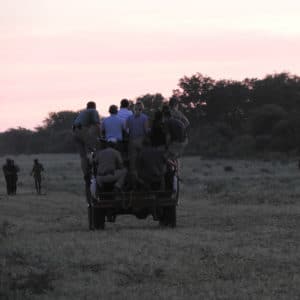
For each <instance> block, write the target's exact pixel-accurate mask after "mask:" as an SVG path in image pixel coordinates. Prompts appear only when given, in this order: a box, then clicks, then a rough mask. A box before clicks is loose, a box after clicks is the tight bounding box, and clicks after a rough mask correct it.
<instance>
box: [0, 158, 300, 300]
mask: <svg viewBox="0 0 300 300" xmlns="http://www.w3.org/2000/svg"><path fill="white" fill-rule="evenodd" d="M38 157H39V159H40V160H41V162H42V163H43V164H44V167H45V169H46V173H45V178H44V186H45V189H44V195H36V194H35V193H34V189H33V179H32V178H31V177H30V176H29V172H30V169H31V166H32V159H33V158H35V156H17V157H15V160H16V162H17V164H19V166H20V168H21V173H20V176H19V177H20V179H19V189H18V194H17V195H16V196H10V197H8V196H6V195H5V185H4V178H3V176H2V175H1V177H0V180H1V190H0V193H1V196H0V197H1V199H0V298H1V299H299V297H300V236H299V228H300V171H299V169H298V168H297V163H296V160H285V161H279V160H277V161H257V160H253V161H250V160H249V161H247V160H237V161H233V160H232V161H231V160H203V159H200V158H199V157H186V158H184V159H183V160H182V179H183V182H182V189H181V201H180V204H179V206H178V210H177V212H178V218H177V223H178V227H177V228H175V229H166V228H160V227H159V226H158V223H157V222H155V221H153V220H152V218H151V217H149V218H148V219H146V220H138V219H136V218H135V217H134V216H119V217H118V218H117V221H116V223H114V224H113V223H108V224H107V227H106V230H105V231H93V232H92V231H89V230H88V223H87V206H86V203H85V200H84V196H83V185H82V178H81V172H80V168H79V161H78V157H77V156H76V155H39V156H38ZM4 161H5V158H4V157H3V158H2V162H4ZM226 167H227V168H226ZM228 167H229V168H228ZM230 167H232V170H231V168H230ZM225 169H226V170H227V171H226V170H225Z"/></svg>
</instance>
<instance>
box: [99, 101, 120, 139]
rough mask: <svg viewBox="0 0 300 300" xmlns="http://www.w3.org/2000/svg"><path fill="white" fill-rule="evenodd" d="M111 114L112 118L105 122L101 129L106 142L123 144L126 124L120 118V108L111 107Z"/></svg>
mask: <svg viewBox="0 0 300 300" xmlns="http://www.w3.org/2000/svg"><path fill="white" fill-rule="evenodd" d="M109 113H110V117H107V118H105V119H104V120H103V123H102V128H101V129H102V134H103V135H104V137H105V140H106V141H111V140H115V141H117V142H122V140H123V131H124V130H125V124H124V121H123V120H122V119H120V118H119V117H118V107H117V106H116V105H111V106H110V107H109Z"/></svg>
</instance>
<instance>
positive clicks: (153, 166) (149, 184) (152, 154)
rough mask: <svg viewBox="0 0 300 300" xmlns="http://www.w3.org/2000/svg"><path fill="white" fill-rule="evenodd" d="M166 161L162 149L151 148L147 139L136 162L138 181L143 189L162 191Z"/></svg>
mask: <svg viewBox="0 0 300 300" xmlns="http://www.w3.org/2000/svg"><path fill="white" fill-rule="evenodd" d="M166 164H167V159H166V157H165V151H164V150H163V149H160V148H157V147H153V146H151V142H150V140H149V139H145V140H144V142H143V148H142V150H141V152H140V153H139V156H138V160H137V170H138V181H139V183H140V184H141V185H142V187H143V188H145V189H153V190H164V189H165V173H166Z"/></svg>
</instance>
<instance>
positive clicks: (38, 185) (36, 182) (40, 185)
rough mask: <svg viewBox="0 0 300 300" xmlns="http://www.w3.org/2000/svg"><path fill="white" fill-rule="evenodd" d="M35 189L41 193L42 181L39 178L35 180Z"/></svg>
mask: <svg viewBox="0 0 300 300" xmlns="http://www.w3.org/2000/svg"><path fill="white" fill-rule="evenodd" d="M34 184H35V189H36V192H37V193H38V194H40V193H41V188H42V179H41V178H39V177H36V178H34Z"/></svg>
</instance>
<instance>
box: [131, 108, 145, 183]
mask: <svg viewBox="0 0 300 300" xmlns="http://www.w3.org/2000/svg"><path fill="white" fill-rule="evenodd" d="M143 109H144V105H143V103H142V102H137V103H136V104H135V106H134V114H133V115H132V116H130V117H128V119H127V121H126V128H127V130H128V135H129V144H128V152H129V172H130V174H131V176H132V179H133V180H135V179H136V177H137V174H136V163H137V156H138V153H139V152H140V151H141V149H142V147H143V140H144V138H145V137H146V136H147V135H148V133H149V121H148V116H146V115H145V114H144V113H143Z"/></svg>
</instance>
